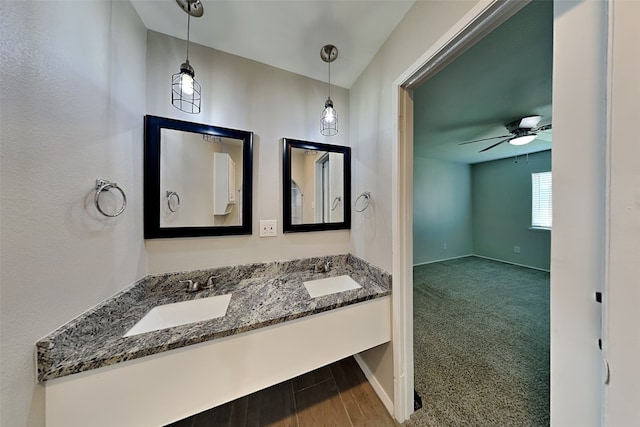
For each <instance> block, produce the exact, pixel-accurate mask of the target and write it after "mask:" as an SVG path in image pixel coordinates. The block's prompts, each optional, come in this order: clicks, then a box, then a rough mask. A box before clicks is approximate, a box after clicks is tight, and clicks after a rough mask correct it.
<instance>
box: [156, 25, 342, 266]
mask: <svg viewBox="0 0 640 427" xmlns="http://www.w3.org/2000/svg"><path fill="white" fill-rule="evenodd" d="M192 24H194V25H196V24H197V23H192ZM147 38H148V43H147V106H148V108H147V113H148V114H153V115H157V116H164V117H170V118H175V119H179V120H186V121H193V122H198V123H206V124H212V125H216V126H222V127H228V128H235V129H241V130H248V131H253V132H254V153H253V155H254V165H253V169H254V173H253V204H254V205H253V233H254V234H253V235H252V236H228V237H205V238H203V237H201V238H185V239H155V240H147V241H146V242H145V245H146V248H147V252H148V257H149V272H150V273H157V272H164V271H174V270H185V269H192V268H203V267H215V266H219V265H230V264H231V265H236V264H244V263H248V262H258V261H271V260H279V259H291V258H301V257H305V256H315V255H326V254H336V253H347V252H349V236H350V232H349V231H348V230H347V231H344V230H342V231H331V232H328V231H325V232H319V233H292V234H286V235H284V234H283V233H282V224H281V223H282V178H281V177H282V141H281V138H283V137H287V138H293V139H301V140H307V141H314V142H325V143H330V144H337V145H349V128H350V124H349V122H350V119H349V92H348V91H347V90H346V89H343V88H338V87H333V86H332V88H331V95H332V97H333V101H334V104H335V107H336V110H337V111H338V114H339V115H340V132H339V133H338V135H336V136H334V137H323V136H321V135H320V128H319V126H320V113H321V112H322V109H323V106H324V100H325V99H326V93H327V84H326V82H321V81H318V80H312V79H309V78H306V77H302V76H300V75H297V74H293V73H290V72H287V71H283V70H279V69H277V68H273V67H270V66H267V65H264V64H260V63H257V62H254V61H250V60H248V59H244V58H240V57H238V56H234V55H230V54H227V53H224V52H220V51H217V50H214V49H210V48H206V47H203V46H200V45H194V44H192V45H191V47H190V49H189V62H190V63H191V65H192V66H193V67H194V69H195V72H196V80H198V82H199V83H200V84H201V85H202V112H201V113H200V114H198V115H191V114H186V113H182V112H180V111H178V110H177V109H175V108H174V107H173V106H172V105H171V103H170V102H169V96H170V91H169V81H170V76H171V74H173V73H175V72H177V71H178V68H179V66H180V64H181V63H182V62H183V61H184V55H185V53H186V42H185V41H183V40H178V39H175V38H173V37H169V36H165V35H162V34H159V33H155V32H153V31H149V33H148V36H147ZM321 62H322V61H320V58H318V66H320V65H321ZM338 62H339V60H338ZM338 62H337V63H336V64H338ZM336 66H339V65H336ZM260 219H277V220H278V230H279V232H278V236H277V237H272V238H262V239H261V238H259V237H258V227H257V224H258V221H259V220H260Z"/></svg>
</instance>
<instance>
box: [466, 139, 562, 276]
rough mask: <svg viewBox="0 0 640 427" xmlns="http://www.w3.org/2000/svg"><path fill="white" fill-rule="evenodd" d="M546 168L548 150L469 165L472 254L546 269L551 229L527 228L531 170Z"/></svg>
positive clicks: (549, 153) (548, 155) (548, 158)
mask: <svg viewBox="0 0 640 427" xmlns="http://www.w3.org/2000/svg"><path fill="white" fill-rule="evenodd" d="M549 170H551V151H543V152H541V153H535V154H530V155H529V161H528V162H527V160H526V157H519V159H518V162H517V163H516V162H515V161H514V159H513V158H509V159H503V160H495V161H492V162H486V163H478V164H475V165H473V166H472V167H471V175H472V178H473V179H472V194H473V207H472V210H473V242H474V245H473V247H474V253H475V254H476V255H481V256H486V257H489V258H495V259H499V260H503V261H508V262H513V263H516V264H522V265H527V266H530V267H536V268H541V269H544V270H549V264H550V256H551V255H550V248H551V232H550V231H546V230H530V229H529V227H530V226H531V173H532V172H543V171H549ZM514 246H519V247H520V253H519V254H518V253H514Z"/></svg>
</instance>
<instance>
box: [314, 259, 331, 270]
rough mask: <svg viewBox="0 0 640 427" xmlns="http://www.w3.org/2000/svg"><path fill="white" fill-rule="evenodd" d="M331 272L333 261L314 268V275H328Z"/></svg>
mask: <svg viewBox="0 0 640 427" xmlns="http://www.w3.org/2000/svg"><path fill="white" fill-rule="evenodd" d="M330 271H331V261H327V262H323V263H320V264H316V265H314V266H313V272H314V273H328V272H330Z"/></svg>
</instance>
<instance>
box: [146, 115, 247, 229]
mask: <svg viewBox="0 0 640 427" xmlns="http://www.w3.org/2000/svg"><path fill="white" fill-rule="evenodd" d="M252 140H253V134H252V133H251V132H247V131H241V130H235V129H226V128H221V127H217V126H209V125H203V124H199V123H191V122H183V121H179V120H173V119H167V118H163V117H155V116H146V118H145V171H144V175H145V176H144V179H145V181H144V196H145V198H144V209H145V212H144V218H145V224H144V225H145V238H147V239H151V238H163V237H195V236H220V235H228V234H251V188H252V185H251V177H252V168H251V165H252V159H251V157H252Z"/></svg>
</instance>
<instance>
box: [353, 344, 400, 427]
mask: <svg viewBox="0 0 640 427" xmlns="http://www.w3.org/2000/svg"><path fill="white" fill-rule="evenodd" d="M353 358H354V359H355V360H356V363H357V364H358V366H360V369H362V372H363V373H364V376H365V377H367V380H368V381H369V384H371V387H373V391H375V392H376V394H377V395H378V397H379V398H380V400H381V401H382V404H383V405H384V407H385V408H387V411H388V412H389V414H390V415H391V417H392V418H393V401H392V400H391V398H389V395H387V393H386V392H385V391H384V389H383V388H382V385H380V383H379V382H378V379H377V378H376V376H375V375H373V372H371V369H369V367H368V366H367V364H366V363H365V362H364V360H362V357H360V355H359V354H354V355H353Z"/></svg>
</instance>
